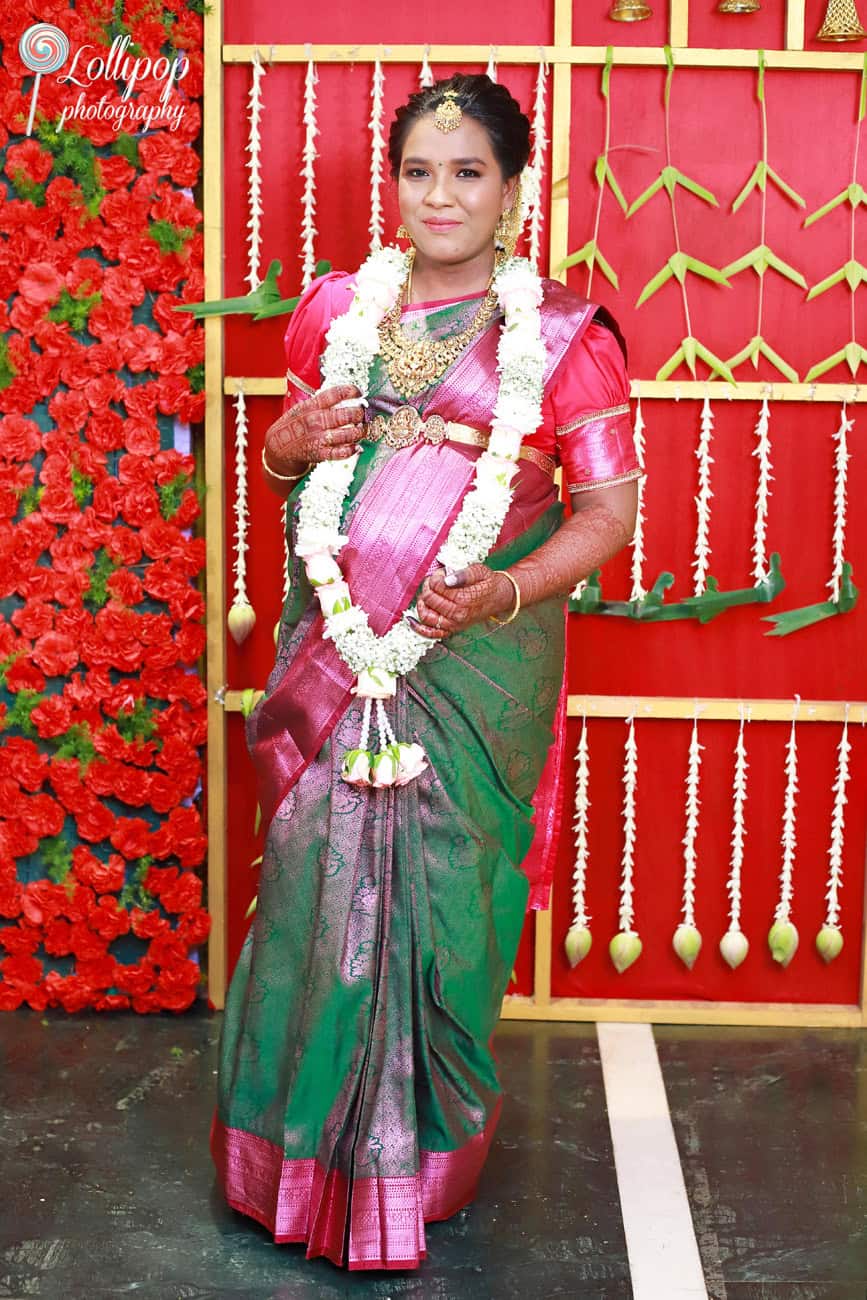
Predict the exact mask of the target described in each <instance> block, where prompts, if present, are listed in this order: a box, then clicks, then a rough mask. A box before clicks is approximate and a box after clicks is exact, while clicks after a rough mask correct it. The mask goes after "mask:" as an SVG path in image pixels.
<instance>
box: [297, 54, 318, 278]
mask: <svg viewBox="0 0 867 1300" xmlns="http://www.w3.org/2000/svg"><path fill="white" fill-rule="evenodd" d="M308 51H309V47H308ZM318 81H319V74H318V73H317V71H316V65H315V64H314V62H313V59H312V58H308V60H307V73H306V76H305V78H304V114H303V119H302V120H303V122H304V153H303V160H304V165H303V168H302V171H301V174H302V176H303V177H304V197H303V198H302V200H301V209H302V212H303V213H304V216H303V217H302V219H301V287H302V289H306V288H307V286H308V285H309V284H310V282H311V280H312V279H313V277H314V275H315V274H316V254H315V251H314V240H315V238H316V234H317V230H316V225H315V222H314V218H315V215H316V172H315V170H314V167H313V164H314V162H315V161H316V157H317V153H316V136H317V135H318V134H319V128H318V127H317V125H316V84H317V82H318Z"/></svg>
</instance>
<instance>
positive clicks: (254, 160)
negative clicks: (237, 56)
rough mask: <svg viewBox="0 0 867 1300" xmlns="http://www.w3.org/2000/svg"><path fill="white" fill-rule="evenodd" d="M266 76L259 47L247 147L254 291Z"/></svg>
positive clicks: (250, 273)
mask: <svg viewBox="0 0 867 1300" xmlns="http://www.w3.org/2000/svg"><path fill="white" fill-rule="evenodd" d="M264 75H265V69H264V68H263V67H262V60H261V58H260V57H259V51H258V49H256V50H254V51H253V80H252V82H251V85H250V97H249V99H248V101H247V106H248V109H249V112H248V117H247V121H248V122H249V127H250V132H249V136H248V138H247V147H246V150H245V152H246V153H248V154H249V155H250V157H249V159H248V162H247V170H248V172H249V179H248V182H247V203H248V210H249V214H250V215H249V217H248V219H247V229H248V231H249V232H250V233H249V235H248V236H247V254H248V268H247V283H248V284H249V286H250V292H251V293H252V292H253V290H254V289H255V288H256V287H257V285H258V284H259V282H260V280H261V279H262V271H261V267H260V265H259V257H260V254H261V252H262V137H261V135H260V133H259V119H260V118H261V116H262V78H263V77H264Z"/></svg>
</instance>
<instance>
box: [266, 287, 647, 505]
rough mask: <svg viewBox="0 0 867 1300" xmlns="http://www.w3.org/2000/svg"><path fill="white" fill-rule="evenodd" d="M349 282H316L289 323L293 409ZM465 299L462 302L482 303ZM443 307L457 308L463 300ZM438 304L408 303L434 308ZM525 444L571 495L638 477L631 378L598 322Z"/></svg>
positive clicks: (311, 377) (559, 373)
mask: <svg viewBox="0 0 867 1300" xmlns="http://www.w3.org/2000/svg"><path fill="white" fill-rule="evenodd" d="M354 287H355V285H354V279H353V278H352V277H350V276H348V275H346V274H345V273H343V272H339V271H332V272H330V273H329V274H328V275H325V276H322V277H321V278H320V279H318V280H314V281H313V282H312V284H310V285H309V287H308V288H307V289H306V290H305V292H304V293H303V295H302V297H301V301H300V302H299V304H298V306H297V307H296V308H295V311H294V312H293V313H292V315H291V317H290V318H289V325H288V328H287V330H286V334H285V337H284V345H285V349H286V361H287V366H288V369H287V371H286V379H287V383H288V392H287V402H286V405H287V406H288V405H290V404H292V403H294V402H297V401H299V400H300V399H301V398H302V397H304V396H308V395H309V394H310V393H311V392H315V391H316V390H317V389H318V387H319V385H320V384H321V382H322V379H321V375H320V371H319V358H320V356H321V354H322V351H323V350H324V347H325V334H326V331H327V329H328V326H329V324H330V323H331V320H332V319H333V317H335V316H339V315H342V314H343V312H344V311H346V310H347V308H348V307H349V303H350V301H351V298H352V293H353V291H354ZM481 296H482V295H481V294H467V295H466V298H467V299H469V298H476V297H478V298H480V297H481ZM444 301H449V302H457V301H461V300H460V299H454V298H453V299H447V300H444ZM440 305H442V304H441V303H433V302H431V303H423V304H422V303H413V304H412V306H413V308H418V307H419V306H426V307H433V306H440ZM524 445H525V446H531V447H536V448H538V450H539V451H542V452H544V453H545V454H546V455H548V456H551V457H552V458H553V459H554V460H555V461H556V462H557V463H558V464H560V465H562V466H563V477H564V480H565V482H566V485H567V487H568V489H569V491H570V492H581V491H587V490H589V489H590V488H597V487H606V486H608V485H609V484H613V483H626V482H629V481H630V480H631V479H637V478H640V477H641V470H640V468H639V466H638V458H637V456H636V452H635V444H634V441H633V436H632V420H631V417H630V412H629V378H628V376H627V373H626V365H625V363H624V360H623V354H622V352H621V351H620V347H619V345H618V342H617V339H616V338H615V337H614V335H613V334H612V332H611V331H610V330H609V329H608V328H607V327H606V326H605V325H602V324H599V323H598V322H596V321H591V323H590V324H589V325H588V326H587V328H586V329H585V331H584V333H583V335H582V336H581V338H580V339H578V340H577V341H576V342H574V343H573V344H572V345H571V347H569V348H568V350H567V352H566V354H565V356H564V357H563V359H562V361H561V362H560V364H559V365H558V366H557V368H556V369H555V371H554V373H553V375H552V376H551V378H550V379H549V381H548V383H547V384H546V387H545V391H544V394H543V397H542V423H541V424H540V425H539V428H538V429H537V430H536V432H535V433H533V434H532V435H531V436H530V437H528V438H525V439H524Z"/></svg>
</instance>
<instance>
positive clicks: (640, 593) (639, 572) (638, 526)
mask: <svg viewBox="0 0 867 1300" xmlns="http://www.w3.org/2000/svg"><path fill="white" fill-rule="evenodd" d="M645 428H646V425H645V423H644V416H643V414H642V411H641V393H640V392H639V394H638V402H637V405H636V407H635V427H634V429H633V436H634V440H635V456H636V459H637V461H638V467H639V469H640V470H641V478H640V479H639V480H638V507H637V509H636V512H635V531H634V533H633V534H632V590H631V591H630V593H629V599H630V600H644V597H645V596H646V595H647V588H646V587H645V585H644V559H645V556H644V525H645V522H646V520H645V514H644V493H645V489H646V486H647V484H646V479H647V476H646V473H645V469H646V465H645V440H644V430H645Z"/></svg>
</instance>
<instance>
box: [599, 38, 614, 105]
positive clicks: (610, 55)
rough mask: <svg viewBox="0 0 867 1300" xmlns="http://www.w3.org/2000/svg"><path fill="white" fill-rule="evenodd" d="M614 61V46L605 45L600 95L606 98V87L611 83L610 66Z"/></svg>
mask: <svg viewBox="0 0 867 1300" xmlns="http://www.w3.org/2000/svg"><path fill="white" fill-rule="evenodd" d="M613 63H614V46H613V45H606V47H605V66H604V68H603V69H602V95H603V97H604V98H605V99H607V98H608V93H609V91H608V88H609V85H610V83H611V67H612V64H613Z"/></svg>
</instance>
